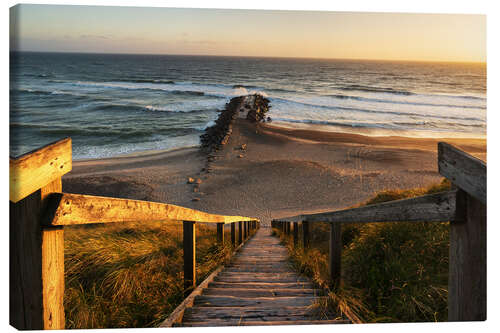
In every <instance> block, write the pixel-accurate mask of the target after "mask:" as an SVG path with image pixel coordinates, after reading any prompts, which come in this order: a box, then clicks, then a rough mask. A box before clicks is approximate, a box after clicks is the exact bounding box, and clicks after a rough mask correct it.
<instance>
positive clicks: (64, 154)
mask: <svg viewBox="0 0 500 333" xmlns="http://www.w3.org/2000/svg"><path fill="white" fill-rule="evenodd" d="M71 168H72V154H71V139H70V138H66V139H62V140H59V141H57V142H54V143H51V144H49V145H47V146H44V147H42V148H39V149H37V150H35V151H32V152H29V153H27V154H24V155H21V156H19V157H17V158H12V157H11V158H10V162H9V173H10V177H9V189H10V193H9V200H10V201H12V202H14V203H15V202H18V201H19V200H21V199H23V198H25V197H27V196H28V195H30V194H31V193H33V192H35V191H37V190H39V189H41V188H42V187H44V186H46V185H48V184H50V183H51V182H52V181H54V180H56V179H59V178H61V177H62V176H63V175H64V174H66V173H68V172H70V171H71Z"/></svg>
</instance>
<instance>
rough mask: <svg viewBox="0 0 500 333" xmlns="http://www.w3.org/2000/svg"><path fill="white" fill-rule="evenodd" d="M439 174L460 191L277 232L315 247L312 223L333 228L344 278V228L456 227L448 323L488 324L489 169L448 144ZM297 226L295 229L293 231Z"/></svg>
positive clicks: (334, 261) (336, 214)
mask: <svg viewBox="0 0 500 333" xmlns="http://www.w3.org/2000/svg"><path fill="white" fill-rule="evenodd" d="M438 166H439V173H440V174H441V175H442V176H444V177H446V178H448V179H449V180H450V181H451V182H452V184H453V188H454V190H452V191H448V192H442V193H436V194H431V195H424V196H419V197H415V198H411V199H404V200H396V201H390V202H385V203H380V204H374V205H368V206H363V207H359V208H352V209H346V210H339V211H333V212H325V213H319V214H307V215H297V216H292V217H285V218H280V219H276V220H273V221H272V227H273V228H278V229H279V230H281V232H282V233H284V234H286V235H290V234H291V231H292V230H293V242H294V244H298V242H299V233H300V232H299V226H301V227H302V228H301V229H302V242H303V247H304V248H307V247H308V246H309V224H310V223H313V222H329V223H330V241H329V273H330V278H331V279H332V281H333V282H334V283H338V282H339V280H340V273H341V265H340V262H341V260H340V259H341V251H342V237H341V224H342V223H350V222H355V223H372V222H403V221H404V222H448V221H449V222H450V252H449V255H450V258H449V281H448V320H449V321H477V320H486V164H485V163H484V162H482V161H481V160H479V159H477V158H475V157H473V156H471V155H469V154H467V153H465V152H463V151H461V150H459V149H457V148H456V147H453V146H451V145H449V144H447V143H444V142H440V143H438ZM292 226H293V228H292Z"/></svg>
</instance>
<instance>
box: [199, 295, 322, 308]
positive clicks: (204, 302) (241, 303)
mask: <svg viewBox="0 0 500 333" xmlns="http://www.w3.org/2000/svg"><path fill="white" fill-rule="evenodd" d="M318 300H319V298H318V297H314V296H298V297H292V296H287V297H252V298H248V297H238V296H204V295H201V296H196V298H195V299H194V305H193V306H194V307H207V306H208V307H248V306H253V307H257V306H276V307H283V306H309V305H311V304H313V303H315V302H316V301H318Z"/></svg>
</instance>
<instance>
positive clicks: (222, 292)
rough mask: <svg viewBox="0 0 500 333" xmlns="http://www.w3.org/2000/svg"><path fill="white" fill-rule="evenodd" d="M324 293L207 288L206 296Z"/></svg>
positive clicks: (287, 295)
mask: <svg viewBox="0 0 500 333" xmlns="http://www.w3.org/2000/svg"><path fill="white" fill-rule="evenodd" d="M321 293H322V291H321V290H319V289H256V288H254V289H250V288H246V289H245V288H234V289H233V288H231V289H229V288H207V289H205V290H203V293H202V294H203V295H205V296H237V297H245V298H252V297H290V296H294V297H297V296H309V297H311V296H316V295H320V294H321Z"/></svg>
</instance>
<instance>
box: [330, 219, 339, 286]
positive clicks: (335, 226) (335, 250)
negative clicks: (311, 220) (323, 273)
mask: <svg viewBox="0 0 500 333" xmlns="http://www.w3.org/2000/svg"><path fill="white" fill-rule="evenodd" d="M341 231H342V226H341V224H340V223H330V244H329V247H330V251H329V255H330V256H329V271H330V279H331V280H332V282H333V284H334V285H337V286H338V285H339V282H340V272H341V271H340V260H341V255H342V233H341Z"/></svg>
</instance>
